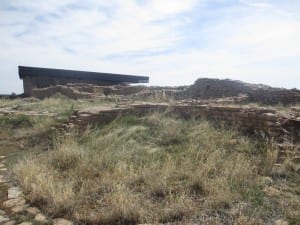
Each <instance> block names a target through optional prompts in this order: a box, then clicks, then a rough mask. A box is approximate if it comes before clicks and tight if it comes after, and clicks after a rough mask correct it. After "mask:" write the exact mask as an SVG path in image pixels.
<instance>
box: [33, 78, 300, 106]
mask: <svg viewBox="0 0 300 225" xmlns="http://www.w3.org/2000/svg"><path fill="white" fill-rule="evenodd" d="M58 92H59V93H61V94H63V95H66V96H68V97H70V98H73V99H79V98H94V97H97V96H108V95H122V96H128V97H130V98H133V99H136V100H144V99H147V98H151V97H152V98H156V97H157V96H159V97H160V98H171V99H174V100H186V99H197V100H209V101H215V100H216V99H223V100H224V98H227V100H229V99H231V100H232V101H231V102H257V103H262V104H268V105H270V104H278V103H281V104H283V105H288V104H298V103H300V90H297V89H284V88H273V87H269V86H266V85H257V84H249V83H244V82H241V81H233V80H228V79H226V80H219V79H208V78H202V79H198V80H196V81H195V83H194V84H193V85H190V86H181V87H151V86H150V87H149V86H142V85H137V86H132V85H129V84H126V83H123V84H118V85H110V86H107V85H106V86H100V85H94V84H86V83H68V84H66V85H56V86H50V87H45V88H34V89H32V96H34V97H37V98H46V97H50V96H51V95H53V94H55V93H58ZM221 101H222V100H220V101H219V102H221Z"/></svg>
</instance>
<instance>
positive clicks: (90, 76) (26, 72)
mask: <svg viewBox="0 0 300 225" xmlns="http://www.w3.org/2000/svg"><path fill="white" fill-rule="evenodd" d="M25 76H30V77H33V76H40V77H43V76H47V77H53V78H54V77H55V78H70V79H79V80H83V81H84V80H98V81H105V82H112V83H123V82H127V83H148V82H149V77H147V76H135V75H125V74H113V73H96V72H86V71H78V70H63V69H50V68H39V67H28V66H19V77H20V79H23V78H24V77H25Z"/></svg>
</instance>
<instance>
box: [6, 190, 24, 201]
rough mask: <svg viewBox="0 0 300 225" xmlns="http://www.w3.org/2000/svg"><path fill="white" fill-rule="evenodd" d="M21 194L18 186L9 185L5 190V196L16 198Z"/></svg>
mask: <svg viewBox="0 0 300 225" xmlns="http://www.w3.org/2000/svg"><path fill="white" fill-rule="evenodd" d="M22 195H23V193H22V191H21V189H20V188H19V187H11V188H9V189H8V191H7V198H8V199H10V198H18V197H21V196H22Z"/></svg>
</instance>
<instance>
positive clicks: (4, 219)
mask: <svg viewBox="0 0 300 225" xmlns="http://www.w3.org/2000/svg"><path fill="white" fill-rule="evenodd" d="M8 220H9V219H8V218H7V217H6V216H4V215H1V216H0V223H2V222H6V221H8Z"/></svg>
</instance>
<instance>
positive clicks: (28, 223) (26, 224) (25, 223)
mask: <svg viewBox="0 0 300 225" xmlns="http://www.w3.org/2000/svg"><path fill="white" fill-rule="evenodd" d="M19 225H32V223H30V222H23V223H19Z"/></svg>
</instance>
